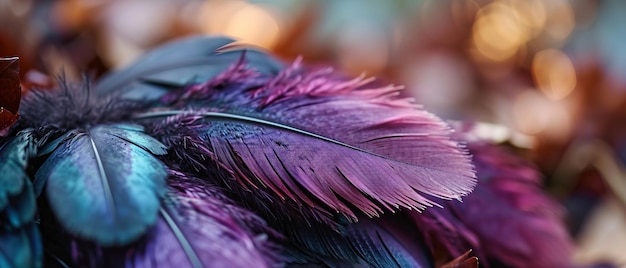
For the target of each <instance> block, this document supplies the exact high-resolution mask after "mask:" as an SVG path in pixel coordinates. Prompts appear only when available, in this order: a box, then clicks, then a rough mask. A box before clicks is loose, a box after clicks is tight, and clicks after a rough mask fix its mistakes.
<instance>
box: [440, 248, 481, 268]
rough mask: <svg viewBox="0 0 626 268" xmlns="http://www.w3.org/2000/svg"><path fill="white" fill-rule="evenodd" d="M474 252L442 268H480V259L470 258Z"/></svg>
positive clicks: (467, 253) (469, 251)
mask: <svg viewBox="0 0 626 268" xmlns="http://www.w3.org/2000/svg"><path fill="white" fill-rule="evenodd" d="M470 253H472V250H471V249H470V250H468V251H467V252H465V253H464V254H463V255H461V256H458V257H457V258H456V259H454V260H451V261H450V262H448V263H446V264H444V265H442V266H441V268H478V258H476V257H470Z"/></svg>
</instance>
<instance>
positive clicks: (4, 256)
mask: <svg viewBox="0 0 626 268" xmlns="http://www.w3.org/2000/svg"><path fill="white" fill-rule="evenodd" d="M42 262H43V246H42V244H41V236H40V234H39V230H38V229H37V225H36V224H35V223H34V222H32V223H30V224H28V225H26V226H24V227H22V228H20V229H17V230H12V231H3V232H0V267H6V268H13V267H15V268H21V267H42Z"/></svg>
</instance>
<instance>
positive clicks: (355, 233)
mask: <svg viewBox="0 0 626 268" xmlns="http://www.w3.org/2000/svg"><path fill="white" fill-rule="evenodd" d="M230 42H231V40H229V39H227V38H207V37H200V38H191V39H187V40H183V41H180V42H179V43H173V44H169V45H166V46H164V47H162V48H158V49H156V50H154V51H153V52H150V53H149V54H148V55H147V56H145V57H144V58H142V59H140V60H139V61H137V62H136V63H135V64H133V65H131V66H130V67H128V68H127V69H126V70H122V71H121V72H118V73H113V74H110V75H108V76H107V77H105V78H104V79H103V80H102V81H101V82H100V83H99V84H97V85H96V87H95V89H94V91H95V92H93V94H92V92H91V91H90V84H89V83H84V84H82V85H76V86H74V85H66V84H65V83H62V87H61V89H60V90H51V91H38V90H33V91H32V92H31V93H30V95H29V96H27V97H26V99H25V101H24V102H23V103H22V110H21V111H20V113H21V114H22V115H23V116H22V118H21V119H20V121H19V122H18V123H17V124H16V126H15V127H14V132H16V131H19V130H23V129H25V128H31V129H30V130H28V131H29V133H32V135H33V141H37V142H36V143H34V144H32V146H34V147H36V148H33V149H32V152H29V154H28V155H30V156H32V157H30V158H33V159H32V161H31V159H30V158H29V159H25V161H27V162H24V163H23V165H19V169H15V168H12V169H11V170H15V171H14V173H15V174H18V175H20V176H24V175H25V176H27V178H26V179H30V180H33V178H32V177H31V175H33V174H34V185H35V187H34V188H35V189H36V190H35V191H33V192H32V194H33V196H34V194H35V193H36V194H37V195H38V196H39V197H38V198H39V199H38V202H37V209H38V215H39V219H40V221H39V224H38V226H39V228H40V229H41V230H42V237H43V238H42V241H43V247H45V248H46V253H47V259H46V263H47V265H54V264H55V263H56V264H60V265H61V266H63V265H65V263H70V264H73V265H76V266H115V267H119V266H127V267H158V266H162V267H273V266H281V265H289V266H291V265H293V266H299V265H305V266H306V265H324V266H331V267H345V266H371V267H432V266H434V265H448V267H449V266H462V267H476V266H477V262H476V259H475V258H468V255H463V253H465V252H467V250H468V249H473V250H474V253H472V254H475V255H477V256H478V257H480V258H484V259H485V260H486V262H484V263H493V264H495V263H501V264H506V265H510V266H521V265H524V264H529V265H531V264H532V265H536V266H537V267H541V266H549V265H557V266H558V265H561V264H564V265H565V264H567V262H566V261H565V259H566V258H567V253H568V247H569V241H568V240H567V236H566V234H565V233H564V229H563V228H562V226H561V225H559V223H558V213H556V210H557V209H555V206H553V204H552V202H551V201H549V200H548V199H547V198H545V197H544V196H543V195H542V193H541V192H540V191H539V187H538V183H539V181H538V175H537V173H536V172H534V171H533V170H532V169H530V168H529V167H527V166H526V165H525V164H519V163H518V162H517V160H515V159H513V158H508V156H506V154H502V153H501V152H500V151H498V150H496V149H491V147H489V146H487V145H482V144H480V145H479V144H472V145H471V147H470V149H471V150H473V151H474V152H475V153H476V154H477V157H476V159H475V163H476V164H477V165H478V168H479V176H480V181H479V185H478V188H477V189H476V191H475V193H473V194H470V195H469V196H466V195H468V194H469V193H470V192H471V191H472V189H473V188H474V187H475V185H476V183H477V182H476V178H475V177H476V176H475V172H474V168H473V165H472V161H471V158H470V156H469V154H468V151H467V149H466V148H464V147H463V146H462V145H460V143H459V142H457V141H455V139H453V138H452V137H451V133H452V130H451V129H450V128H449V127H448V126H447V125H446V124H445V123H444V122H443V121H441V120H440V119H438V118H436V117H435V116H434V115H432V114H430V113H428V112H426V111H424V110H422V109H421V108H420V107H419V106H417V105H416V104H415V103H414V101H413V100H412V99H410V98H402V97H400V95H399V90H400V87H397V86H387V87H379V86H374V85H373V83H371V79H365V78H363V77H358V78H355V79H350V78H346V77H343V76H341V75H340V74H337V73H335V72H333V70H332V69H307V68H304V67H302V66H301V65H300V61H299V60H297V61H296V63H295V64H293V65H292V66H289V67H284V66H283V65H282V64H280V63H278V62H277V61H276V60H275V59H273V58H272V57H271V56H268V55H267V54H264V53H262V52H259V51H252V50H249V51H241V50H240V49H239V48H238V47H231V49H229V50H223V49H220V47H223V46H224V45H228V44H229V43H230ZM56 103H61V104H62V105H60V106H59V105H55V104H56ZM10 134H11V133H10ZM13 135H16V134H15V133H13ZM12 139H13V137H9V138H8V139H7V140H6V141H9V140H12ZM6 141H5V140H2V141H0V142H2V144H5V143H7V142H6ZM6 148H12V146H5V147H3V145H1V144H0V156H2V157H5V156H4V155H16V154H15V153H14V152H13V151H9V149H6ZM3 150H7V151H5V152H3ZM15 150H21V149H19V148H18V149H15ZM6 158H9V157H8V156H6ZM5 162H6V161H5ZM7 163H8V162H7ZM166 170H167V171H169V173H168V172H166ZM24 171H28V174H24ZM20 178H21V177H20ZM21 179H24V178H21ZM0 187H4V186H2V185H0ZM5 188H6V187H5ZM5 188H2V189H0V190H3V191H8V190H10V189H9V188H6V189H5ZM0 192H1V191H0ZM461 198H463V199H464V203H460V202H458V200H460V199H461ZM31 199H33V200H31V201H34V197H33V198H31ZM33 204H34V202H33ZM433 206H438V207H434V208H429V207H433ZM67 208H72V210H67ZM138 208H141V209H138ZM32 226H34V225H32ZM537 235H539V237H538V236H537ZM33 237H35V236H33ZM37 239H38V236H37ZM548 239H553V240H554V242H552V244H549V243H548V242H547V240H548ZM22 244H24V243H22ZM32 244H33V245H39V243H38V242H37V243H32ZM23 248H24V249H25V250H26V249H28V248H26V247H25V246H23ZM33 248H34V246H33ZM546 252H550V254H552V255H550V256H548V255H547V254H545V253H546ZM457 257H458V259H456V260H454V261H452V262H449V261H450V260H452V259H454V258H457ZM0 260H1V259H0ZM446 263H447V264H446Z"/></svg>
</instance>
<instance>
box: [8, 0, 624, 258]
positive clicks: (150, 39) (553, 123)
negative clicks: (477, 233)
mask: <svg viewBox="0 0 626 268" xmlns="http://www.w3.org/2000/svg"><path fill="white" fill-rule="evenodd" d="M624 14H626V1H623V0H604V1H601V0H597V1H594V0H545V1H542V0H393V1H379V0H341V1H333V0H299V1H292V0H257V1H242V0H152V1H128V0H126V1H115V0H66V1H50V0H49V1H44V0H39V1H37V0H0V56H19V57H20V58H21V75H22V79H23V82H24V85H23V88H24V90H28V88H30V87H33V86H50V85H52V84H53V83H54V79H51V78H50V76H48V75H52V77H54V75H56V74H58V73H60V72H64V73H66V75H67V76H69V77H70V78H75V79H78V78H79V77H80V76H81V74H83V73H85V72H87V73H88V74H90V75H94V76H96V77H97V76H99V75H101V74H103V73H105V72H107V71H110V70H115V69H118V68H121V67H123V66H125V65H126V64H128V63H130V62H132V61H133V60H135V59H136V58H137V57H138V56H140V55H141V54H142V53H144V52H145V51H146V50H148V49H150V48H152V47H154V46H157V45H159V44H161V43H163V42H166V41H168V40H170V39H174V38H177V37H181V36H186V35H190V34H221V35H228V36H232V37H235V38H238V39H241V40H242V41H243V42H245V43H249V44H252V45H254V46H258V47H261V48H263V49H266V50H269V51H271V52H273V53H275V54H276V55H278V56H279V57H280V58H282V59H284V60H285V61H287V62H289V61H292V60H293V59H295V58H296V57H297V56H299V55H301V56H303V58H304V61H305V62H307V63H309V64H320V65H333V66H336V67H337V69H340V70H342V71H344V72H346V73H349V74H352V75H359V74H363V73H364V74H366V75H368V76H377V77H378V78H379V80H380V81H383V82H386V83H394V84H403V85H406V88H407V90H408V91H407V93H408V94H410V95H412V96H414V97H415V98H416V99H417V100H418V102H419V103H421V104H423V105H424V107H425V108H426V109H427V110H429V111H431V112H434V113H436V114H437V115H439V116H440V117H442V118H444V119H447V120H451V121H452V122H458V121H473V122H478V123H477V126H476V128H475V134H476V136H477V137H480V138H487V139H490V140H492V141H494V142H497V143H502V144H504V145H505V146H508V147H510V148H512V149H513V150H514V151H515V152H517V153H518V154H519V155H520V156H522V157H524V158H526V159H528V160H530V161H532V162H533V163H535V164H536V165H537V167H538V169H539V170H540V171H541V172H542V173H543V174H544V176H545V183H546V191H548V192H549V193H550V194H552V196H553V197H554V198H556V199H557V200H558V201H560V202H561V203H562V204H563V206H564V208H565V209H566V211H567V213H566V215H567V218H566V220H567V224H568V226H569V227H570V231H571V233H572V235H573V236H574V237H575V239H576V241H577V245H578V247H577V249H576V252H575V254H574V259H575V262H576V263H578V264H581V265H582V264H589V263H602V262H608V263H613V264H617V265H622V264H623V265H626V254H624V251H625V249H626V169H625V168H624V163H625V161H626V49H624V46H625V44H626V15H624Z"/></svg>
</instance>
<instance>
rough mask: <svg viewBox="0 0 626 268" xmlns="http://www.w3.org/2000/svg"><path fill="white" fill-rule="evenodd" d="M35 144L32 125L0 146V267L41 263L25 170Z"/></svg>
mask: <svg viewBox="0 0 626 268" xmlns="http://www.w3.org/2000/svg"><path fill="white" fill-rule="evenodd" d="M36 148H37V146H36V141H35V138H34V134H33V131H32V129H26V130H23V131H20V132H19V133H18V134H17V135H16V136H15V137H13V138H12V139H11V140H9V141H7V142H6V143H5V144H4V145H3V146H2V148H1V149H0V174H2V175H1V176H0V267H41V266H42V258H43V256H42V254H43V250H42V244H41V238H40V235H39V230H38V229H37V225H36V224H35V223H34V219H35V215H36V212H37V204H36V201H35V195H34V193H33V186H32V184H31V182H30V178H29V176H28V174H27V173H26V168H27V166H28V161H29V159H30V158H31V157H32V156H33V155H35V153H36Z"/></svg>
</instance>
